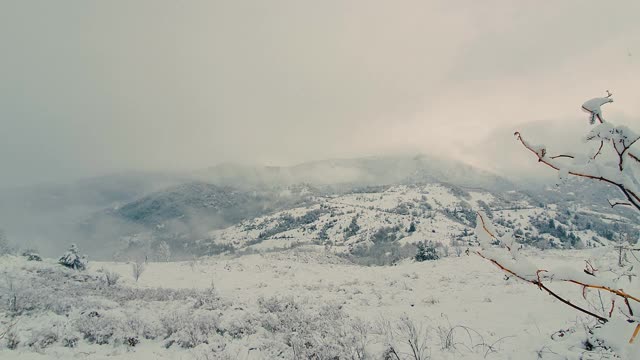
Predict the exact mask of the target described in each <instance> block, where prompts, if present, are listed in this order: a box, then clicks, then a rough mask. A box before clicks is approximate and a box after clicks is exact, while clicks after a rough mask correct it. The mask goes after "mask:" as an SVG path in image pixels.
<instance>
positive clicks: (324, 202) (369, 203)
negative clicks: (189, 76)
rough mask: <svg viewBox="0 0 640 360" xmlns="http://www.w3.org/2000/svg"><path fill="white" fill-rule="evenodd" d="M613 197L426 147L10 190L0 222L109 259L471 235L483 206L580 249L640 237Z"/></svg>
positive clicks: (530, 239)
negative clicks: (515, 179) (519, 179)
mask: <svg viewBox="0 0 640 360" xmlns="http://www.w3.org/2000/svg"><path fill="white" fill-rule="evenodd" d="M608 197H615V191H614V190H612V189H610V188H607V187H606V186H603V185H601V184H597V183H593V182H581V181H572V182H569V183H567V184H564V185H563V186H561V187H556V186H553V184H546V185H545V186H540V187H539V188H534V189H518V188H517V187H516V185H514V184H512V183H510V182H509V181H508V180H506V179H504V178H501V177H499V176H496V175H493V174H490V173H486V172H483V171H480V170H478V169H475V168H473V167H470V166H468V165H464V164H460V163H455V162H449V161H444V160H438V159H432V158H429V157H426V156H416V157H370V158H359V159H346V160H326V161H318V162H311V163H306V164H301V165H298V166H293V167H247V166H239V165H231V164H228V165H222V166H217V167H214V168H209V169H206V170H203V171H199V172H196V173H189V174H170V175H167V174H140V173H138V174H131V175H126V174H125V175H118V176H110V177H103V178H95V179H91V180H86V181H81V182H77V183H75V184H72V185H67V186H54V187H38V188H32V189H30V188H24V189H20V191H18V192H7V193H5V194H4V195H3V194H0V200H2V201H0V203H1V204H2V206H0V210H2V220H4V222H5V223H0V227H3V228H5V229H6V230H7V233H8V234H9V235H10V237H13V238H15V239H17V240H18V241H19V242H21V243H22V244H24V245H26V246H37V247H39V248H40V249H41V251H43V252H44V253H46V254H50V255H55V251H56V250H58V249H60V248H61V247H63V246H64V247H66V246H67V244H68V243H71V242H77V243H78V245H80V247H81V248H83V249H87V250H86V251H87V252H88V253H90V254H92V256H94V257H98V258H107V257H110V256H111V255H112V254H113V253H114V252H116V251H117V250H121V252H122V250H125V251H126V250H132V249H131V248H132V247H141V246H142V247H146V248H147V249H148V248H153V247H154V246H157V244H158V243H160V242H166V243H168V244H169V245H170V246H171V248H172V251H173V252H174V254H176V255H179V254H183V255H187V254H188V255H189V256H192V255H204V254H211V253H216V252H220V251H230V250H243V249H265V248H279V247H285V246H291V245H292V244H293V245H295V244H299V243H318V244H326V245H327V246H332V247H335V249H337V250H340V251H353V250H354V249H356V250H357V249H359V248H362V247H365V246H370V245H372V244H378V245H379V244H381V243H384V244H385V246H387V247H394V246H401V245H403V244H407V243H414V242H418V241H433V242H437V243H441V244H443V245H448V246H449V245H460V246H461V245H462V244H464V243H467V244H468V243H469V242H470V241H471V242H472V241H474V240H473V234H472V232H473V227H474V222H475V215H474V212H475V210H477V209H483V210H485V211H488V212H489V213H490V214H492V215H493V216H494V221H495V222H496V223H497V224H498V227H499V228H500V229H501V231H508V230H509V229H510V230H511V231H515V232H516V235H517V236H518V237H520V238H521V239H522V241H523V242H527V243H531V244H535V245H538V246H556V247H579V246H590V245H592V246H596V245H598V244H602V243H606V242H607V241H608V240H611V239H614V238H616V236H617V237H619V236H620V235H619V234H621V233H624V234H626V233H631V235H632V236H636V231H635V230H634V229H635V225H634V224H637V219H636V218H635V217H634V216H635V215H633V214H628V213H625V212H624V209H618V208H616V209H611V208H610V207H609V206H608V204H607V203H606V199H607V198H608ZM551 220H553V223H552V222H551ZM20 231H22V233H21V232H20Z"/></svg>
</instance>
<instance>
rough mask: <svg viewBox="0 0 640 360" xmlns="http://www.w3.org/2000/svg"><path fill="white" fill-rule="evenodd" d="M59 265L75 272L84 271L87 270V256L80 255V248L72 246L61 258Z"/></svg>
mask: <svg viewBox="0 0 640 360" xmlns="http://www.w3.org/2000/svg"><path fill="white" fill-rule="evenodd" d="M58 263H59V264H61V265H64V266H66V267H68V268H71V269H74V270H84V269H86V268H87V258H86V256H85V255H83V256H80V255H78V247H77V246H76V244H71V247H70V248H69V251H67V252H66V253H65V254H64V255H62V256H61V257H60V259H59V260H58Z"/></svg>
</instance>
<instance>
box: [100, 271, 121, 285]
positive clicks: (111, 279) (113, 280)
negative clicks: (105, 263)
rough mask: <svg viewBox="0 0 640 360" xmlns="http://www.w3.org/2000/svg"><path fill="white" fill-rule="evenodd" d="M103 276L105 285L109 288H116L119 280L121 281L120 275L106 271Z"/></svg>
mask: <svg viewBox="0 0 640 360" xmlns="http://www.w3.org/2000/svg"><path fill="white" fill-rule="evenodd" d="M103 276H104V282H105V284H107V286H114V285H116V284H117V283H118V280H120V274H118V273H117V272H113V271H108V270H104V271H103Z"/></svg>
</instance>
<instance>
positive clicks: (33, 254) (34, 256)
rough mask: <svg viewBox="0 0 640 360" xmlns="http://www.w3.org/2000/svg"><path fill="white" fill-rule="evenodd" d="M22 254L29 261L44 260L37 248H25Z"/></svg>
mask: <svg viewBox="0 0 640 360" xmlns="http://www.w3.org/2000/svg"><path fill="white" fill-rule="evenodd" d="M22 256H24V257H25V258H27V260H28V261H42V257H41V256H40V254H38V252H37V251H36V250H32V249H29V250H25V251H23V252H22Z"/></svg>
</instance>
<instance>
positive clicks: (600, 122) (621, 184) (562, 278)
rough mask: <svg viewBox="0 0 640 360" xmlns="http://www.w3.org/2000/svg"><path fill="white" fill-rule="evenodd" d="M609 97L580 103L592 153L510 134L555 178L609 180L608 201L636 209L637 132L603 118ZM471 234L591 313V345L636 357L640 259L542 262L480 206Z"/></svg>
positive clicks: (502, 260) (513, 268)
mask: <svg viewBox="0 0 640 360" xmlns="http://www.w3.org/2000/svg"><path fill="white" fill-rule="evenodd" d="M611 102H613V99H612V97H611V93H610V92H609V91H607V96H606V97H601V98H594V99H591V100H588V101H586V102H585V103H584V104H583V105H582V109H583V110H585V111H586V112H588V113H589V122H590V123H591V124H592V125H595V126H594V127H593V129H591V131H590V132H589V133H588V134H587V135H586V137H585V140H586V141H587V142H593V143H595V147H594V148H593V151H592V152H591V153H580V152H575V153H574V152H567V153H562V154H552V153H551V152H550V151H549V149H548V148H547V147H546V146H544V145H534V144H532V143H530V142H529V141H527V140H525V138H524V137H523V136H522V134H520V133H519V132H516V133H515V136H516V138H517V140H518V141H519V142H520V143H521V144H522V145H523V146H524V147H525V148H526V149H527V150H529V151H531V152H532V153H533V154H534V155H535V156H536V158H537V160H538V162H540V163H541V164H544V165H546V166H548V167H550V168H552V169H554V170H556V171H557V172H558V175H559V177H560V179H566V178H567V177H568V176H575V177H580V178H585V179H590V180H596V181H600V182H605V183H607V184H610V185H612V186H614V187H615V188H617V189H618V190H619V192H620V194H621V195H622V198H623V199H621V200H609V205H610V206H611V207H615V206H627V207H630V208H633V209H635V210H637V211H638V212H640V191H639V182H638V178H637V173H638V172H637V171H638V170H639V169H640V156H638V155H637V154H635V153H634V152H633V151H632V149H631V147H632V146H633V145H634V144H635V143H636V142H637V141H638V139H639V138H640V137H639V136H638V135H637V134H635V133H634V132H633V131H631V130H630V129H629V128H628V127H626V126H616V125H614V124H612V123H610V122H607V121H606V120H605V117H604V115H603V112H602V109H601V107H602V106H603V105H605V104H608V103H611ZM476 234H477V235H478V240H479V242H480V245H481V249H480V250H478V251H477V254H478V255H479V256H481V257H483V258H484V259H486V260H488V261H490V262H492V263H493V264H494V265H496V266H497V267H498V268H500V269H501V270H503V271H504V272H506V273H507V274H508V275H509V276H510V277H515V278H517V279H520V280H522V281H525V282H528V283H531V284H533V285H535V286H537V287H538V288H539V289H540V290H542V291H545V292H546V293H548V294H549V295H551V296H553V297H555V298H556V299H558V300H559V301H561V302H562V303H564V304H566V305H567V306H570V307H572V308H573V309H575V310H577V311H579V312H581V313H583V314H586V315H588V316H590V317H592V318H595V319H596V321H597V325H595V326H592V327H590V328H589V329H588V341H589V342H590V343H591V345H592V346H595V347H598V346H600V347H604V348H608V349H612V350H614V351H615V352H616V353H617V354H618V355H619V356H621V357H623V358H629V359H631V358H635V359H638V358H640V345H638V344H634V342H636V341H635V340H636V337H637V335H638V333H639V332H640V316H639V315H640V280H639V278H640V276H639V275H640V272H639V271H638V269H640V262H638V261H635V260H634V261H635V262H630V261H629V262H627V263H626V264H623V265H624V267H623V268H622V269H620V267H618V266H617V265H618V264H617V261H615V263H614V264H611V263H604V258H603V257H600V258H599V259H589V260H586V261H585V263H586V266H585V268H584V269H572V268H558V269H552V268H548V267H541V266H539V265H537V264H535V263H534V262H533V261H532V259H529V258H527V257H526V256H525V255H524V254H523V253H522V252H521V250H520V249H521V247H520V246H519V245H518V244H517V243H516V241H515V239H514V238H513V237H512V236H511V234H505V235H504V236H499V235H498V233H497V232H496V231H495V229H494V228H493V226H492V224H491V223H490V221H489V217H488V216H487V215H486V214H485V213H484V212H482V211H480V212H478V216H477V226H476ZM495 244H499V246H497V247H496V246H495ZM634 258H635V259H637V258H636V257H635V256H634ZM616 260H617V257H616ZM552 280H553V281H554V282H561V283H565V284H570V285H575V286H577V287H578V290H579V291H578V292H577V294H576V298H575V299H574V298H568V297H566V295H560V293H559V292H558V291H557V290H554V288H553V287H554V286H552V284H551V281H552ZM555 286H558V285H555ZM605 294H609V295H610V297H609V299H610V300H609V303H607V304H606V305H605V303H604V301H599V302H596V301H593V302H592V301H590V299H591V298H592V296H597V298H599V300H602V298H603V295H605ZM605 299H606V297H605ZM594 304H599V305H594Z"/></svg>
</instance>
